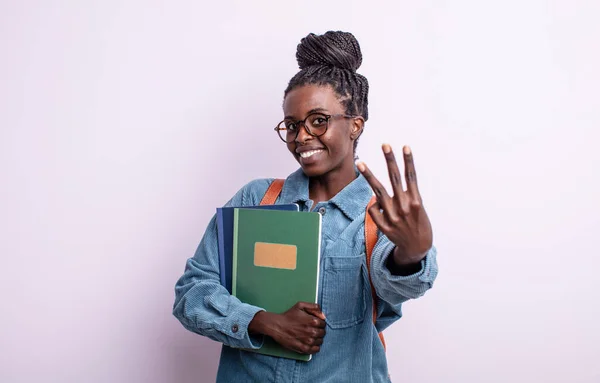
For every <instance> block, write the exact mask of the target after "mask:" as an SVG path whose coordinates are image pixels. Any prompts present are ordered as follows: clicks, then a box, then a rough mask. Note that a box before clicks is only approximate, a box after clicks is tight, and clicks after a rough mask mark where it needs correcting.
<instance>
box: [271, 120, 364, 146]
mask: <svg viewBox="0 0 600 383" xmlns="http://www.w3.org/2000/svg"><path fill="white" fill-rule="evenodd" d="M356 117H357V116H350V115H347V114H323V113H311V114H309V115H308V116H306V118H305V119H304V120H298V121H293V120H283V121H281V122H280V123H279V124H277V126H276V127H275V131H276V132H277V134H278V135H279V138H281V141H283V142H286V143H291V142H294V141H295V140H296V137H298V133H299V132H300V125H304V129H305V130H306V133H308V134H310V135H311V136H313V137H320V136H322V135H324V134H325V133H326V132H327V128H328V127H329V120H331V119H335V118H356Z"/></svg>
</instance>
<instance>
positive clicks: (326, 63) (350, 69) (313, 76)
mask: <svg viewBox="0 0 600 383" xmlns="http://www.w3.org/2000/svg"><path fill="white" fill-rule="evenodd" d="M296 59H297V60H298V65H299V66H300V72H298V73H296V75H295V76H294V77H292V79H291V80H290V83H289V84H288V87H287V88H286V90H285V93H284V96H287V94H288V93H289V92H290V91H291V90H292V89H295V88H297V87H299V86H303V85H329V86H331V87H332V88H333V90H334V91H335V92H336V93H337V95H338V96H339V99H340V102H341V103H342V105H343V106H344V108H345V109H346V113H347V114H351V115H356V116H362V117H363V118H364V119H365V121H366V120H367V119H368V118H369V110H368V103H369V102H368V95H369V82H368V81H367V78H366V77H364V76H362V75H360V74H358V73H356V70H357V69H358V68H359V67H360V64H361V63H362V53H361V51H360V46H359V45H358V41H357V40H356V38H355V37H354V36H353V35H352V34H351V33H348V32H333V31H329V32H327V33H325V34H323V35H315V34H314V33H311V34H309V35H308V36H306V37H305V38H303V39H302V40H301V41H300V44H298V48H297V52H296ZM357 144H358V138H357V139H356V141H355V142H354V151H355V152H356V146H357Z"/></svg>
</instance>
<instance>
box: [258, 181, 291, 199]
mask: <svg viewBox="0 0 600 383" xmlns="http://www.w3.org/2000/svg"><path fill="white" fill-rule="evenodd" d="M284 182H285V180H282V179H276V180H273V182H271V185H269V188H268V189H267V191H266V192H265V196H264V197H263V199H262V200H261V201H260V204H261V205H273V204H274V203H275V201H277V197H279V194H280V193H281V189H283V183H284Z"/></svg>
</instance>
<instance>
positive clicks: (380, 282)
mask: <svg viewBox="0 0 600 383" xmlns="http://www.w3.org/2000/svg"><path fill="white" fill-rule="evenodd" d="M395 247H396V246H395V245H394V244H393V243H392V242H391V241H390V240H389V239H387V237H385V236H381V237H380V238H379V240H378V242H377V244H376V245H375V249H374V250H373V255H372V257H371V279H372V281H373V286H374V287H375V291H376V293H377V296H379V298H381V299H382V300H384V301H386V302H388V303H390V304H392V305H397V304H400V303H402V302H404V301H406V300H408V299H415V298H418V297H420V296H422V295H423V294H425V292H426V291H427V290H429V289H430V288H431V287H432V286H433V282H434V281H435V278H436V277H437V274H438V266H437V260H436V257H437V250H436V248H435V247H432V248H431V249H430V250H429V251H428V252H427V255H426V256H425V258H423V259H422V260H421V270H419V271H418V272H416V273H414V274H411V275H406V276H399V275H393V274H392V273H391V272H390V270H389V269H388V267H387V261H388V257H390V256H391V255H392V253H393V252H394V249H395Z"/></svg>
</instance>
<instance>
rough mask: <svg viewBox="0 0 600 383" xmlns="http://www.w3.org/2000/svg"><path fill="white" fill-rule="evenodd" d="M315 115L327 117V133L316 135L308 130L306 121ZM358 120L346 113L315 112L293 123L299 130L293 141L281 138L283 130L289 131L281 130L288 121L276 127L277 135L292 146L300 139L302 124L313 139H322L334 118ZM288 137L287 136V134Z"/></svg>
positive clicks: (281, 122)
mask: <svg viewBox="0 0 600 383" xmlns="http://www.w3.org/2000/svg"><path fill="white" fill-rule="evenodd" d="M315 114H319V115H321V116H324V117H325V120H326V124H327V125H326V126H325V131H324V132H323V133H321V134H314V133H313V132H311V131H310V129H309V128H308V126H306V120H308V118H309V117H310V116H314V115H315ZM340 117H343V118H357V117H360V116H353V115H350V114H344V113H338V114H326V113H321V112H314V113H311V114H309V115H308V116H306V118H305V119H304V120H298V121H292V122H293V123H295V124H296V125H298V129H297V130H296V135H295V136H294V138H293V139H292V140H291V141H287V140H285V139H284V138H283V137H281V133H280V132H281V131H282V130H288V129H287V128H283V129H282V128H280V126H281V124H283V123H284V122H285V121H286V120H285V119H284V120H282V121H280V122H279V123H278V124H277V126H275V133H277V137H279V138H280V139H281V141H283V142H285V143H286V144H290V143H292V142H294V141H296V138H298V134H300V124H302V126H303V127H304V130H305V131H306V133H308V134H309V135H310V136H312V137H321V136H322V135H324V134H325V133H327V131H328V130H329V120H331V119H334V118H340ZM286 135H287V134H286Z"/></svg>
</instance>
